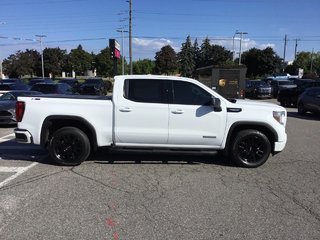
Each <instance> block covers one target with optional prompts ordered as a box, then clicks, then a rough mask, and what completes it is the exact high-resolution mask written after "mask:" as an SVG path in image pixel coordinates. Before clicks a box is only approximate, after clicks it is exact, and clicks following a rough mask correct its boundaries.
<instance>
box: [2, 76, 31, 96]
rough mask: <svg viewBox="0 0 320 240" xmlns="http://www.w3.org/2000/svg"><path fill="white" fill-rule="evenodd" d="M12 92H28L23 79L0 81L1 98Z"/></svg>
mask: <svg viewBox="0 0 320 240" xmlns="http://www.w3.org/2000/svg"><path fill="white" fill-rule="evenodd" d="M11 90H28V86H27V85H26V84H24V83H23V81H22V80H21V79H3V80H1V81H0V96H1V95H2V94H4V93H6V92H8V91H11Z"/></svg>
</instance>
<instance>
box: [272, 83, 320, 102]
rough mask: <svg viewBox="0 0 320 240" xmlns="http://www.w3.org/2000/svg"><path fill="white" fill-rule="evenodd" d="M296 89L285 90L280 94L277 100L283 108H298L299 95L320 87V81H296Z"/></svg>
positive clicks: (281, 90) (280, 91)
mask: <svg viewBox="0 0 320 240" xmlns="http://www.w3.org/2000/svg"><path fill="white" fill-rule="evenodd" d="M294 83H295V84H296V86H295V87H292V88H283V89H280V90H279V92H278V97H277V100H278V102H279V103H280V105H281V106H284V107H290V106H293V107H296V106H297V102H298V98H299V95H300V94H302V93H303V92H304V91H305V90H306V89H307V88H311V87H320V81H315V80H312V79H299V80H295V81H294Z"/></svg>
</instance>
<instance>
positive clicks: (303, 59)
mask: <svg viewBox="0 0 320 240" xmlns="http://www.w3.org/2000/svg"><path fill="white" fill-rule="evenodd" d="M299 68H302V69H303V70H304V73H305V75H306V76H313V75H318V74H319V73H320V52H318V53H311V52H300V53H299V54H298V55H297V58H296V60H295V61H294V62H293V64H292V65H289V66H288V67H287V68H286V70H287V69H288V70H289V71H291V72H294V73H295V74H297V73H298V69H299ZM311 68H312V69H311Z"/></svg>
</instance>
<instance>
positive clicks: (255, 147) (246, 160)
mask: <svg viewBox="0 0 320 240" xmlns="http://www.w3.org/2000/svg"><path fill="white" fill-rule="evenodd" d="M270 153H271V144H270V141H269V139H268V138H267V136H266V135H264V134H263V133H262V132H260V131H258V130H254V129H246V130H242V131H240V132H238V133H237V135H236V137H235V138H234V140H233V142H232V144H231V148H230V156H231V157H232V159H233V161H234V163H235V164H236V165H237V166H240V167H247V168H256V167H259V166H261V165H263V164H264V163H265V162H266V161H267V160H268V158H269V155H270Z"/></svg>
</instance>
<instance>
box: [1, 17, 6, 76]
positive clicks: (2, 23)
mask: <svg viewBox="0 0 320 240" xmlns="http://www.w3.org/2000/svg"><path fill="white" fill-rule="evenodd" d="M4 24H6V22H0V25H4ZM2 78H3V71H2V59H0V79H2Z"/></svg>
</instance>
